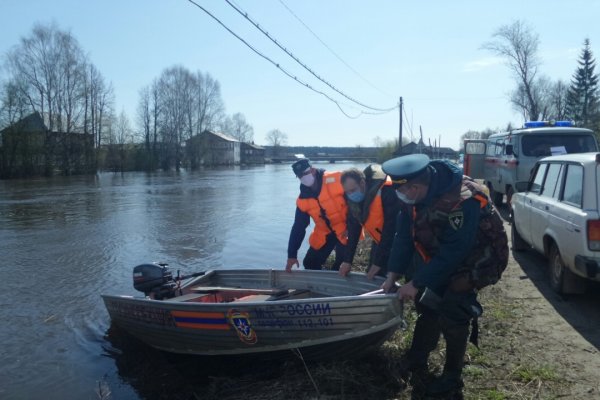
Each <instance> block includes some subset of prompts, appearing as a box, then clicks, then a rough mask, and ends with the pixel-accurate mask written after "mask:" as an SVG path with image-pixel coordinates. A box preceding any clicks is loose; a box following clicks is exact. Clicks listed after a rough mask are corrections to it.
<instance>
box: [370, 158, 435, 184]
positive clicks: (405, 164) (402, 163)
mask: <svg viewBox="0 0 600 400" xmlns="http://www.w3.org/2000/svg"><path fill="white" fill-rule="evenodd" d="M429 161H430V160H429V157H427V156H426V155H425V154H409V155H406V156H402V157H397V158H392V159H391V160H388V161H386V162H384V163H383V165H382V168H383V172H385V173H386V174H388V175H389V176H390V178H391V179H392V182H393V183H395V184H398V185H402V184H404V183H406V182H407V181H410V180H411V179H413V178H416V177H417V176H419V175H420V174H421V173H422V172H424V171H425V169H426V168H427V166H428V165H429Z"/></svg>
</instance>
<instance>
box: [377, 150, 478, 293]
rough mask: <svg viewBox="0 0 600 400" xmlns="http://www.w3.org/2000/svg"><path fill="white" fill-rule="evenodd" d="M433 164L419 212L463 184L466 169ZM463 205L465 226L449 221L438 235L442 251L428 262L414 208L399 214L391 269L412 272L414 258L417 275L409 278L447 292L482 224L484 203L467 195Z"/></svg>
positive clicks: (421, 285)
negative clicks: (417, 236)
mask: <svg viewBox="0 0 600 400" xmlns="http://www.w3.org/2000/svg"><path fill="white" fill-rule="evenodd" d="M429 168H430V171H431V182H430V185H429V190H428V191H427V196H426V197H425V199H423V200H422V201H421V202H420V203H419V204H416V205H415V206H414V207H415V211H416V212H417V213H419V212H423V211H424V210H426V209H427V208H428V207H430V206H431V205H432V204H433V203H434V202H435V201H436V200H437V199H438V198H439V197H440V196H441V195H443V194H444V193H446V192H448V191H450V190H451V189H452V188H455V187H456V185H461V182H462V176H463V175H462V171H461V170H460V169H459V168H458V167H456V166H455V165H454V164H451V163H450V162H447V161H441V160H434V161H431V162H430V164H429ZM460 209H462V212H463V224H462V226H460V227H459V228H458V229H455V228H453V227H451V226H450V224H448V226H447V227H446V229H445V230H444V231H443V232H442V234H441V237H440V238H438V239H439V242H440V247H439V251H438V253H437V254H435V255H434V256H433V257H432V259H431V260H430V261H429V263H427V264H424V262H423V260H422V259H421V257H419V256H418V253H416V250H415V246H414V238H413V232H412V226H413V213H412V210H411V211H409V212H401V213H400V214H398V218H397V222H396V236H395V237H394V243H393V245H392V252H391V254H390V259H389V262H388V271H391V272H395V273H399V274H402V275H407V273H408V274H410V273H411V272H410V267H411V263H412V262H413V258H414V260H415V263H416V264H417V265H416V269H415V270H414V275H412V276H407V278H408V279H412V281H413V285H414V286H415V287H417V288H424V287H428V288H430V289H432V290H434V291H435V292H438V293H440V294H441V293H443V291H444V289H445V287H446V286H447V285H448V283H449V281H450V277H451V276H452V274H453V273H454V272H456V271H457V269H458V267H459V266H460V265H461V263H462V261H463V260H464V259H465V257H466V256H467V255H468V254H469V251H470V250H471V248H472V247H473V244H474V242H475V236H476V233H477V230H478V228H479V217H480V203H479V202H478V201H477V200H475V199H467V200H465V201H463V202H462V203H461V204H460V206H459V208H457V210H460Z"/></svg>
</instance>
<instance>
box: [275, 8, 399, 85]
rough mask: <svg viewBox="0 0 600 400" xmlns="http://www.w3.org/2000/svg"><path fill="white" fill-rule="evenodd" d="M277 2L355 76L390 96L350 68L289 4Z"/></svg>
mask: <svg viewBox="0 0 600 400" xmlns="http://www.w3.org/2000/svg"><path fill="white" fill-rule="evenodd" d="M279 3H281V5H282V6H283V7H285V9H286V10H288V12H289V13H290V14H292V16H293V17H294V18H296V19H297V20H298V22H300V23H301V24H302V26H304V27H305V28H306V30H308V31H309V32H310V33H311V34H312V35H313V36H314V37H315V38H316V39H317V40H318V41H319V42H321V44H322V45H323V46H325V48H326V49H327V50H329V52H330V53H331V54H333V55H334V56H335V58H337V59H338V60H340V62H341V63H342V64H344V65H345V66H346V67H348V69H349V70H350V71H352V72H354V74H355V75H356V76H358V77H359V78H360V79H362V80H363V82H365V83H366V84H367V85H369V86H371V87H372V88H373V89H375V90H377V91H378V92H379V93H382V94H384V95H386V96H390V97H391V96H392V95H391V94H389V93H387V92H385V91H383V90H381V89H380V88H378V87H377V86H375V85H374V84H372V83H371V82H370V81H369V80H368V79H367V78H365V77H364V76H362V75H361V74H360V73H359V72H358V71H357V70H355V69H354V68H352V66H350V64H348V63H347V62H346V61H345V60H344V59H342V57H341V56H340V55H339V54H337V53H336V52H335V51H334V50H333V49H332V48H331V47H329V46H328V45H327V43H325V42H324V41H323V40H322V39H321V38H320V37H319V35H317V34H316V33H315V32H314V31H313V30H312V29H310V27H309V26H308V25H306V24H305V23H304V21H303V20H302V19H301V18H300V17H299V16H298V15H296V13H295V12H294V11H293V10H292V9H291V8H290V7H289V6H288V5H287V4H286V3H285V2H284V1H283V0H279Z"/></svg>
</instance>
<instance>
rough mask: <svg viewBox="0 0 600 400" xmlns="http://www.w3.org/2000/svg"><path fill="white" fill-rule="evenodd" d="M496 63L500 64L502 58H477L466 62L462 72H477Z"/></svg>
mask: <svg viewBox="0 0 600 400" xmlns="http://www.w3.org/2000/svg"><path fill="white" fill-rule="evenodd" d="M498 64H502V58H500V57H486V58H481V59H479V60H475V61H471V62H468V63H467V64H466V65H465V66H464V68H463V72H477V71H481V70H482V69H486V68H490V67H494V66H496V65H498Z"/></svg>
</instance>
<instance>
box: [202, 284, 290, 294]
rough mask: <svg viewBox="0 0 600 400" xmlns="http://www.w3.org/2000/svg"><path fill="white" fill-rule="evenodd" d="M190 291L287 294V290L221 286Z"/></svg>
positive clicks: (203, 287)
mask: <svg viewBox="0 0 600 400" xmlns="http://www.w3.org/2000/svg"><path fill="white" fill-rule="evenodd" d="M190 291H192V292H195V293H214V292H229V293H235V292H240V293H252V294H268V295H274V296H277V295H281V294H286V293H287V292H288V290H287V289H278V288H272V289H248V288H239V287H221V286H196V287H193V288H190Z"/></svg>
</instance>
